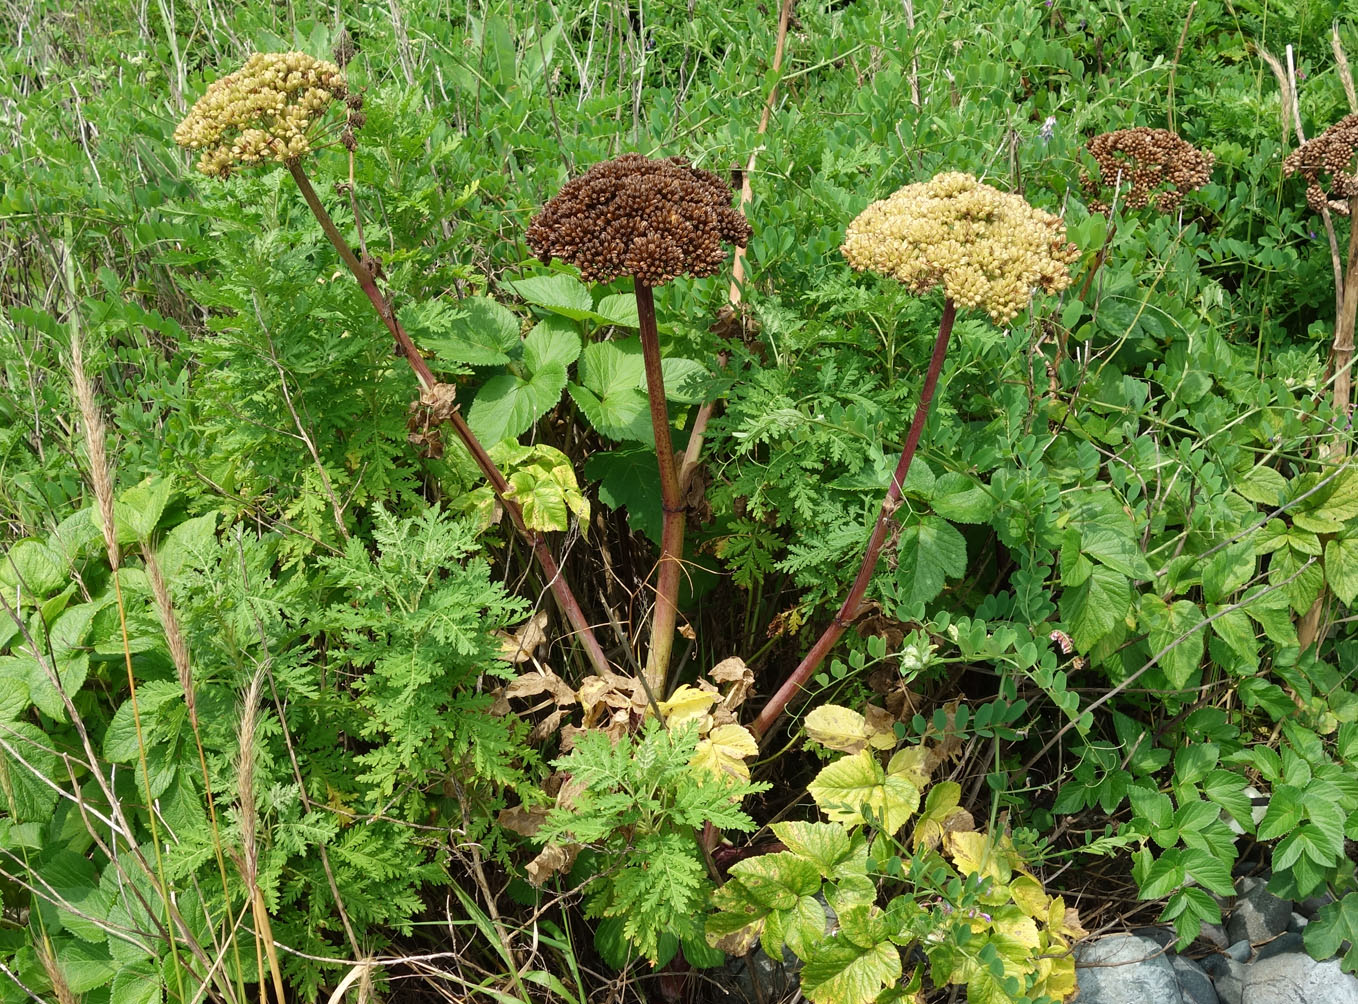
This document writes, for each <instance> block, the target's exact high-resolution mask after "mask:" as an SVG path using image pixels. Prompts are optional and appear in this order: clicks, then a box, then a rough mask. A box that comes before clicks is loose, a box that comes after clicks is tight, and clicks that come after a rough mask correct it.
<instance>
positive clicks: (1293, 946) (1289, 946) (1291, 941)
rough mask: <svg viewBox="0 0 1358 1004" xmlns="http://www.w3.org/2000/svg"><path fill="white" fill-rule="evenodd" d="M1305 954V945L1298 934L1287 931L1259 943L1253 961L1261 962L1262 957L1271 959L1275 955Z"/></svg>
mask: <svg viewBox="0 0 1358 1004" xmlns="http://www.w3.org/2000/svg"><path fill="white" fill-rule="evenodd" d="M1299 953H1300V954H1305V953H1306V945H1305V944H1303V943H1302V937H1301V935H1300V934H1296V933H1294V932H1292V931H1288V932H1287V933H1286V934H1281V935H1279V936H1278V937H1276V938H1274V939H1273V940H1272V941H1270V942H1268V943H1267V944H1264V945H1260V946H1259V949H1258V951H1256V952H1255V953H1254V959H1253V961H1254V962H1262V961H1263V960H1264V959H1271V958H1273V956H1275V955H1288V954H1293V955H1296V954H1299Z"/></svg>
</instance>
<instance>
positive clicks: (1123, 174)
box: [1081, 126, 1216, 213]
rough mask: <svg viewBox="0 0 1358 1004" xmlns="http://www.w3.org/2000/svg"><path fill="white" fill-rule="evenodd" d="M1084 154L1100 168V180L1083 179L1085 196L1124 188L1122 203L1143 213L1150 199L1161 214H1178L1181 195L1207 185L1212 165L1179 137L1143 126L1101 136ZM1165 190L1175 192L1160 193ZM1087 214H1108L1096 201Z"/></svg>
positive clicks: (1210, 159)
mask: <svg viewBox="0 0 1358 1004" xmlns="http://www.w3.org/2000/svg"><path fill="white" fill-rule="evenodd" d="M1088 150H1089V152H1090V154H1091V155H1092V156H1093V157H1094V160H1095V161H1097V162H1098V165H1099V177H1098V178H1097V179H1095V178H1092V177H1090V176H1089V175H1085V176H1084V178H1082V179H1081V184H1082V185H1083V187H1084V190H1085V191H1086V192H1088V193H1089V194H1090V195H1096V193H1098V192H1100V191H1102V190H1103V189H1105V188H1109V187H1113V186H1117V187H1120V188H1126V192H1125V194H1124V195H1123V203H1124V205H1126V206H1127V208H1128V209H1143V208H1145V207H1146V206H1148V205H1150V204H1151V201H1152V199H1154V201H1155V208H1156V209H1158V210H1159V211H1160V212H1162V213H1171V212H1173V211H1174V210H1175V209H1177V208H1178V207H1179V204H1180V203H1181V202H1182V201H1183V197H1184V193H1185V192H1191V191H1193V190H1194V189H1197V188H1201V187H1202V186H1203V185H1205V184H1207V181H1208V179H1209V178H1211V176H1212V165H1213V164H1214V163H1215V162H1216V156H1215V155H1214V154H1212V153H1211V152H1209V151H1206V150H1199V149H1198V148H1197V147H1195V146H1194V145H1193V144H1192V143H1189V142H1188V141H1187V140H1184V139H1181V138H1180V137H1179V136H1178V134H1176V133H1172V132H1170V131H1169V130H1168V129H1150V128H1147V127H1146V126H1137V127H1136V128H1135V129H1117V130H1114V131H1113V132H1105V133H1100V134H1099V135H1097V136H1095V137H1094V138H1093V139H1091V140H1090V141H1089V144H1088ZM1163 185H1171V186H1173V187H1171V188H1164V189H1162V188H1161V186H1163ZM1127 186H1130V187H1129V188H1127ZM1089 208H1090V209H1092V210H1094V211H1095V212H1097V213H1107V212H1109V210H1110V206H1109V204H1108V203H1107V202H1106V201H1104V200H1102V199H1100V198H1093V199H1091V200H1090V203H1089Z"/></svg>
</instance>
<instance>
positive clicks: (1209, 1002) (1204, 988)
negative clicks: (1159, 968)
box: [1170, 955, 1220, 1004]
mask: <svg viewBox="0 0 1358 1004" xmlns="http://www.w3.org/2000/svg"><path fill="white" fill-rule="evenodd" d="M1170 964H1171V965H1172V966H1173V967H1174V976H1175V978H1176V979H1178V981H1179V994H1180V996H1181V997H1182V998H1183V1002H1184V1004H1220V1000H1219V998H1218V997H1217V992H1216V990H1215V989H1214V988H1213V987H1212V981H1211V979H1209V978H1208V976H1207V973H1206V972H1204V971H1203V968H1202V966H1200V965H1198V964H1197V963H1196V962H1194V961H1193V960H1192V959H1185V958H1184V957H1183V956H1182V955H1176V956H1174V958H1173V959H1171V960H1170Z"/></svg>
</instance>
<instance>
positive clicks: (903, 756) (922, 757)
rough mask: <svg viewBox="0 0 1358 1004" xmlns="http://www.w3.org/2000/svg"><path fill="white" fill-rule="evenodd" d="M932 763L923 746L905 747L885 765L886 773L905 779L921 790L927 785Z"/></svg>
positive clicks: (928, 753)
mask: <svg viewBox="0 0 1358 1004" xmlns="http://www.w3.org/2000/svg"><path fill="white" fill-rule="evenodd" d="M933 762H934V761H933V757H932V755H931V753H930V751H929V750H927V749H925V748H924V747H923V746H907V747H905V749H902V750H897V751H896V752H895V753H894V754H893V755H892V757H891V760H890V761H889V762H888V763H887V765H886V772H887V773H888V774H891V775H893V776H895V777H902V778H905V779H906V780H907V781H909V782H910V783H911V784H913V785H914V786H915V787H916V788H919V789H922V788H923V787H924V786H925V785H926V784H928V783H929V773H930V769H931V768H930V765H931V764H932V763H933Z"/></svg>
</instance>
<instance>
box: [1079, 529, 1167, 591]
mask: <svg viewBox="0 0 1358 1004" xmlns="http://www.w3.org/2000/svg"><path fill="white" fill-rule="evenodd" d="M1080 549H1081V550H1082V551H1084V553H1085V554H1087V555H1089V556H1090V557H1091V558H1093V559H1094V560H1095V561H1096V562H1098V563H1099V564H1101V565H1106V566H1107V567H1109V568H1111V569H1113V570H1114V571H1118V572H1121V573H1122V574H1123V575H1125V576H1127V577H1128V578H1132V579H1149V578H1151V577H1152V574H1153V573H1152V572H1151V567H1150V565H1149V564H1147V563H1146V556H1145V555H1144V554H1142V553H1141V547H1140V546H1139V544H1138V543H1137V540H1136V538H1135V537H1133V536H1132V535H1131V528H1130V526H1128V528H1127V532H1126V533H1123V532H1120V531H1119V530H1115V529H1113V528H1112V527H1108V526H1101V525H1098V524H1094V523H1085V524H1084V525H1083V526H1082V527H1081V531H1080Z"/></svg>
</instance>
